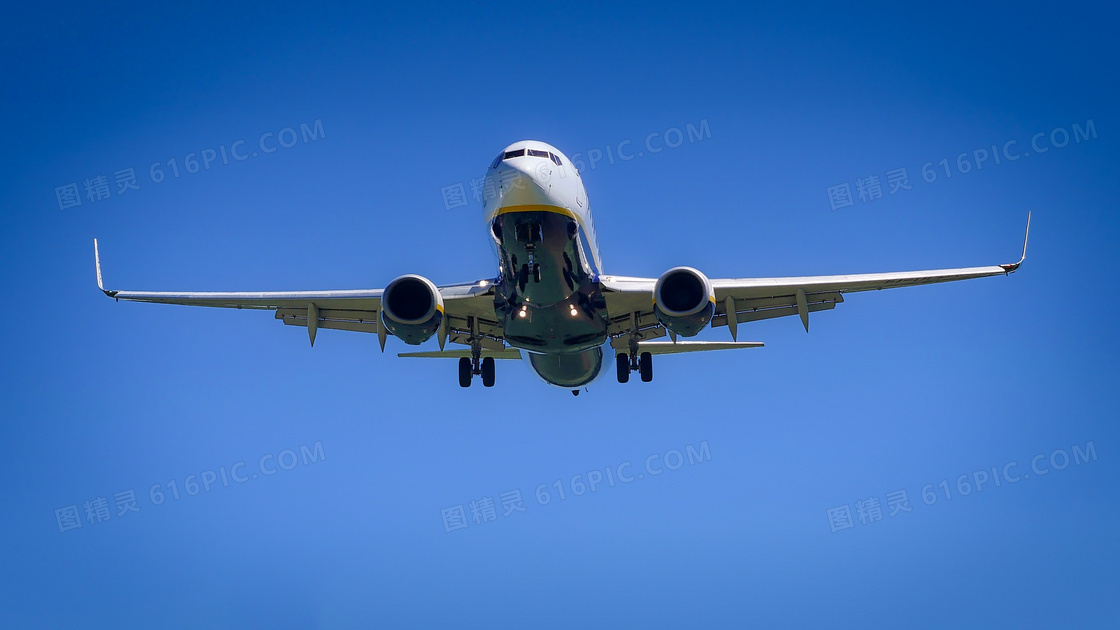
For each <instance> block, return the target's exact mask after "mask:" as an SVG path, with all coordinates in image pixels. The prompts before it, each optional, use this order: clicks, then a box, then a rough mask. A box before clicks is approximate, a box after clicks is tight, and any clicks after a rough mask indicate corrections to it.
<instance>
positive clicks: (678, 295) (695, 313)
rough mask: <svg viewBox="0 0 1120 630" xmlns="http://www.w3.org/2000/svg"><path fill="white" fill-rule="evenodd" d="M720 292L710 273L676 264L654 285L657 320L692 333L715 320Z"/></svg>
mask: <svg viewBox="0 0 1120 630" xmlns="http://www.w3.org/2000/svg"><path fill="white" fill-rule="evenodd" d="M715 310H716V294H715V291H714V290H713V289H712V283H711V282H710V281H709V280H708V277H707V276H705V275H704V274H702V273H700V272H699V271H697V270H696V269H693V268H692V267H674V268H672V269H670V270H669V271H666V272H665V273H663V274H661V277H660V278H658V279H657V283H656V284H654V285H653V312H654V313H655V314H656V315H657V321H659V322H661V325H662V326H664V327H665V328H668V329H669V330H670V331H672V332H674V333H676V334H678V335H681V336H682V337H691V336H693V335H695V334H696V333H698V332H700V331H701V330H703V329H704V327H705V326H707V325H708V322H710V321H712V315H714V314H715Z"/></svg>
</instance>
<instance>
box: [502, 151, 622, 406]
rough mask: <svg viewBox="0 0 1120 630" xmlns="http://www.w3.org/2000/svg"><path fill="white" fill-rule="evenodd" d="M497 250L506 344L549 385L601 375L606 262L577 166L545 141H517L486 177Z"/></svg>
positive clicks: (572, 383) (576, 383)
mask: <svg viewBox="0 0 1120 630" xmlns="http://www.w3.org/2000/svg"><path fill="white" fill-rule="evenodd" d="M482 197H483V199H482V207H483V211H484V212H485V216H486V222H487V226H488V227H489V231H490V236H491V238H493V240H494V243H495V245H496V246H497V254H498V266H499V274H498V277H499V281H498V284H497V286H496V287H495V293H496V295H495V299H494V305H495V312H496V313H497V315H498V316H499V317H500V318H501V320H502V325H503V327H504V331H505V340H506V342H507V343H508V344H509V345H510V346H513V347H515V348H518V349H521V350H524V351H527V354H528V360H529V363H530V364H531V365H532V367H533V370H534V371H535V372H536V373H537V374H538V375H539V376H540V377H541V378H543V379H544V380H545V381H547V382H549V383H551V384H553V385H559V386H562V387H581V386H583V385H586V384H588V383H590V382H591V381H593V380H594V379H595V378H596V377H597V376H599V374H600V373H601V372H602V367H603V350H602V346H603V345H604V344H605V342H606V341H607V313H606V308H605V305H604V304H603V301H602V297H601V294H600V288H599V275H600V274H601V272H602V260H601V258H600V256H599V247H598V244H597V242H596V239H595V224H594V222H593V221H592V218H591V208H590V205H589V204H588V200H587V192H586V190H585V189H584V187H583V181H582V179H581V178H580V175H579V172H578V171H577V170H576V168H575V167H574V166H573V165H572V163H571V161H570V160H568V158H567V157H566V156H564V155H563V154H562V153H560V151H558V150H557V149H556V148H555V147H553V146H551V145H549V144H546V143H544V142H536V141H521V142H515V143H513V144H511V145H509V146H508V147H506V148H505V150H503V151H502V153H501V154H500V155H499V156H498V158H496V159H495V160H494V162H493V163H492V164H491V165H490V168H488V169H487V171H486V177H485V179H484V180H483V195H482Z"/></svg>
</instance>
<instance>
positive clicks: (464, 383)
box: [459, 357, 472, 387]
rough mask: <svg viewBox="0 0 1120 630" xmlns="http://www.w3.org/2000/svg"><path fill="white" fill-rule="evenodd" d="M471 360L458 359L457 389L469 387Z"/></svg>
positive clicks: (465, 358)
mask: <svg viewBox="0 0 1120 630" xmlns="http://www.w3.org/2000/svg"><path fill="white" fill-rule="evenodd" d="M471 376H472V375H471V360H470V359H468V358H467V357H460V358H459V387H470V386H471Z"/></svg>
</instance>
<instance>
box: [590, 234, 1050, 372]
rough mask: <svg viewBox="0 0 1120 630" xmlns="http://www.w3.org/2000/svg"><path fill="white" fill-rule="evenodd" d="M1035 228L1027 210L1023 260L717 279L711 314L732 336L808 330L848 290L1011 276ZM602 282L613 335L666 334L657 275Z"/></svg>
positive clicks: (620, 344)
mask: <svg viewBox="0 0 1120 630" xmlns="http://www.w3.org/2000/svg"><path fill="white" fill-rule="evenodd" d="M1030 227H1031V220H1030V214H1028V215H1027V231H1026V235H1025V236H1024V237H1023V255H1022V257H1021V258H1020V259H1019V261H1018V262H1015V263H1009V264H1005V265H991V266H987V267H963V268H958V269H937V270H931V271H899V272H891V273H867V274H855V275H836V276H801V277H787V278H730V279H712V280H711V284H712V289H713V290H714V292H715V299H716V314H715V315H714V316H713V317H712V321H711V325H712V326H713V327H716V326H728V327H729V328H730V330H731V335H732V338H736V334H737V333H736V331H737V326H738V324H741V323H744V322H751V321H757V320H762V319H770V318H772V317H784V316H787V315H798V316H800V318H801V322H802V324H803V325H804V326H805V330H806V332H808V330H809V313H813V312H816V311H824V310H829V309H832V308H835V307H836V305H837V304H839V303H841V302H843V301H844V294H846V293H855V292H858V291H872V290H880V289H893V288H897V287H913V286H918V285H922V284H936V283H940V282H953V281H955V280H968V279H971V278H985V277H988V276H1000V275H1007V274H1011V273H1013V272H1015V270H1017V269H1018V268H1019V266H1020V265H1022V264H1023V261H1024V260H1025V259H1026V256H1027V237H1028V236H1029V235H1030ZM601 280H602V284H603V286H604V289H605V292H604V295H603V297H604V298H605V300H606V302H607V312H608V313H610V315H611V328H610V332H611V334H612V335H624V336H625V335H627V334H628V333H630V332H631V331H635V330H636V331H638V337H639V339H652V338H657V337H661V336H664V335H665V332H666V331H665V329H664V327H662V326H660V325H659V324H658V322H657V319H656V316H655V315H654V313H653V308H652V305H651V303H650V302H651V296H652V295H653V288H654V284H655V283H656V282H657V279H656V278H628V277H621V276H605V277H603V278H602V279H601ZM732 314H733V316H732ZM623 341H624V339H623V338H621V337H620V338H618V339H616V340H615V341H614V342H612V345H614V346H615V347H616V348H624V347H626V344H625V343H623ZM626 341H628V339H627V340H626ZM643 343H645V342H643ZM697 349H700V348H697ZM690 351H692V350H690Z"/></svg>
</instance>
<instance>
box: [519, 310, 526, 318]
mask: <svg viewBox="0 0 1120 630" xmlns="http://www.w3.org/2000/svg"><path fill="white" fill-rule="evenodd" d="M517 316H518V317H525V311H521V312H519V313H518V314H517Z"/></svg>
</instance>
